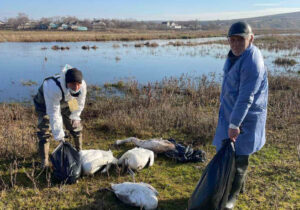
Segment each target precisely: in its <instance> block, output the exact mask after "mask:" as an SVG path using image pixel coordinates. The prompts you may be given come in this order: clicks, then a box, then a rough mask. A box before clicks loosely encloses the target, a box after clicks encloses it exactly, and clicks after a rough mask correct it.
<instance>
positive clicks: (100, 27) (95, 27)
mask: <svg viewBox="0 0 300 210" xmlns="http://www.w3.org/2000/svg"><path fill="white" fill-rule="evenodd" d="M92 28H93V30H94V31H102V30H105V29H106V23H104V22H102V21H94V22H93V23H92Z"/></svg>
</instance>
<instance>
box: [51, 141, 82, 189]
mask: <svg viewBox="0 0 300 210" xmlns="http://www.w3.org/2000/svg"><path fill="white" fill-rule="evenodd" d="M50 160H51V162H52V165H53V176H54V178H55V179H57V180H58V181H59V182H64V183H67V184H73V183H75V182H76V180H77V179H78V178H79V177H80V175H81V159H80V154H79V152H78V151H77V150H76V149H75V148H74V147H72V145H71V144H70V143H68V142H63V143H61V144H60V145H58V147H57V148H56V149H55V150H54V151H53V153H52V154H51V155H50Z"/></svg>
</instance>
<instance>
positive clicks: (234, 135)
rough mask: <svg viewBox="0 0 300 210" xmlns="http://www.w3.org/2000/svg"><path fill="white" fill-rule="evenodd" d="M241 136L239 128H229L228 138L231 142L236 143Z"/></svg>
mask: <svg viewBox="0 0 300 210" xmlns="http://www.w3.org/2000/svg"><path fill="white" fill-rule="evenodd" d="M239 134H240V129H239V128H236V129H234V128H229V129H228V137H229V138H230V139H231V141H233V142H235V141H236V139H237V137H238V136H239Z"/></svg>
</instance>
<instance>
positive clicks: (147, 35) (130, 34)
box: [0, 29, 224, 42]
mask: <svg viewBox="0 0 300 210" xmlns="http://www.w3.org/2000/svg"><path fill="white" fill-rule="evenodd" d="M222 35H224V32H223V31H171V30H168V31H155V30H132V29H114V30H108V31H99V32H95V31H87V32H80V31H3V30H0V42H81V41H133V40H151V39H190V38H200V37H214V36H222Z"/></svg>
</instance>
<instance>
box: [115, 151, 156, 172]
mask: <svg viewBox="0 0 300 210" xmlns="http://www.w3.org/2000/svg"><path fill="white" fill-rule="evenodd" d="M153 163H154V153H153V152H152V151H150V150H148V149H143V148H137V147H136V148H133V149H131V150H128V151H127V152H125V153H124V154H123V155H122V156H121V158H120V159H119V160H118V165H122V166H123V167H128V168H129V169H133V170H141V169H143V168H144V167H145V166H152V165H153Z"/></svg>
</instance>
